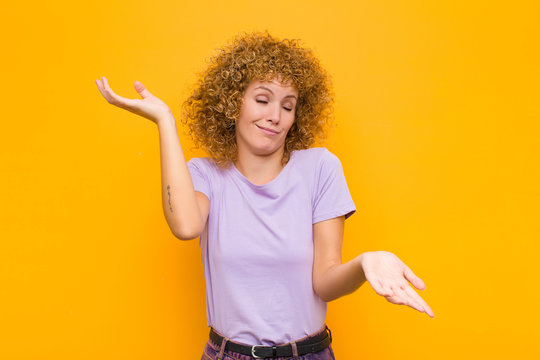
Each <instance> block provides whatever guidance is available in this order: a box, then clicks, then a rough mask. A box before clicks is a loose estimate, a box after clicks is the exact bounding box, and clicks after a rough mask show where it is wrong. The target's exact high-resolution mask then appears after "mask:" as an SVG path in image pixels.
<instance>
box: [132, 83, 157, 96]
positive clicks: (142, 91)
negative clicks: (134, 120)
mask: <svg viewBox="0 0 540 360" xmlns="http://www.w3.org/2000/svg"><path fill="white" fill-rule="evenodd" d="M134 86H135V90H137V92H138V93H139V94H140V95H141V96H142V98H143V99H145V98H147V97H150V96H153V95H152V94H151V93H150V91H148V90H147V89H146V88H145V87H144V85H143V84H142V83H141V82H140V81H135V84H134Z"/></svg>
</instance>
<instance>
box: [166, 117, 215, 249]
mask: <svg viewBox="0 0 540 360" xmlns="http://www.w3.org/2000/svg"><path fill="white" fill-rule="evenodd" d="M158 130H159V144H160V154H161V191H162V203H163V212H164V214H165V218H166V219H167V223H168V224H169V227H170V228H171V231H172V232H173V234H175V236H176V237H177V238H179V239H181V240H190V239H195V238H197V237H198V236H200V234H201V232H202V231H203V229H204V227H205V225H206V220H207V218H208V211H209V209H210V201H209V200H208V198H207V197H206V195H203V194H202V193H200V192H196V191H195V190H194V187H193V181H192V179H191V175H190V173H189V170H188V167H187V163H186V160H185V158H184V152H183V151H182V146H181V145H180V140H179V139H178V133H177V130H176V121H175V119H174V117H173V116H172V114H170V115H169V116H167V117H164V118H161V119H160V120H159V121H158Z"/></svg>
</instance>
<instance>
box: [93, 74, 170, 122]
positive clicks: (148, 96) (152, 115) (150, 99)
mask: <svg viewBox="0 0 540 360" xmlns="http://www.w3.org/2000/svg"><path fill="white" fill-rule="evenodd" d="M96 85H97V87H98V90H99V91H100V92H101V95H103V97H104V98H105V99H106V100H107V101H108V102H109V104H112V105H115V106H118V107H119V108H122V109H125V110H128V111H131V112H132V113H134V114H137V115H140V116H142V117H145V118H147V119H149V120H151V121H153V122H155V123H156V124H157V123H158V121H160V119H163V118H165V117H166V116H168V115H170V114H172V113H171V110H170V109H169V106H167V104H165V103H164V102H163V101H162V100H160V99H158V98H157V97H156V96H154V95H153V94H152V93H150V91H148V90H147V89H146V88H145V87H144V85H143V84H142V83H141V82H139V81H135V84H134V87H135V90H136V91H137V92H138V93H139V95H141V97H142V99H128V98H125V97H122V96H119V95H117V94H116V93H115V92H114V91H112V89H111V87H110V86H109V82H108V81H107V79H106V78H105V77H104V76H103V77H102V78H101V81H100V80H97V79H96Z"/></svg>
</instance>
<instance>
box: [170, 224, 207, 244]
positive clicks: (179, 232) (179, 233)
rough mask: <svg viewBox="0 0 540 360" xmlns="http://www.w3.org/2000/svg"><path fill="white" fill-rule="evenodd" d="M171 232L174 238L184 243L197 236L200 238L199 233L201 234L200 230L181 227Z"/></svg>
mask: <svg viewBox="0 0 540 360" xmlns="http://www.w3.org/2000/svg"><path fill="white" fill-rule="evenodd" d="M171 230H172V233H173V234H174V236H175V237H176V238H178V239H179V240H184V241H188V240H194V239H197V238H198V237H199V236H201V232H202V231H201V230H200V229H197V228H192V229H189V228H185V227H182V228H179V229H171Z"/></svg>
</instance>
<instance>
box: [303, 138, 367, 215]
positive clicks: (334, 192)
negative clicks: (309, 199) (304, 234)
mask: <svg viewBox="0 0 540 360" xmlns="http://www.w3.org/2000/svg"><path fill="white" fill-rule="evenodd" d="M315 184H316V185H315V197H314V203H313V224H315V223H317V222H320V221H323V220H328V219H332V218H335V217H338V216H342V215H345V219H347V218H349V217H350V216H351V215H352V214H354V213H355V212H356V207H355V205H354V202H353V199H352V197H351V194H350V192H349V188H348V187H347V181H346V180H345V175H344V173H343V167H342V165H341V161H340V160H339V159H338V157H337V156H335V155H334V154H332V153H331V152H330V151H328V150H327V149H326V148H324V151H323V154H322V157H321V159H320V161H319V165H318V169H317V181H316V183H315Z"/></svg>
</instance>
